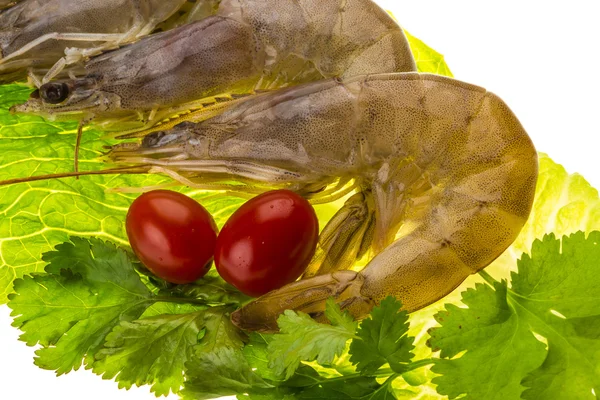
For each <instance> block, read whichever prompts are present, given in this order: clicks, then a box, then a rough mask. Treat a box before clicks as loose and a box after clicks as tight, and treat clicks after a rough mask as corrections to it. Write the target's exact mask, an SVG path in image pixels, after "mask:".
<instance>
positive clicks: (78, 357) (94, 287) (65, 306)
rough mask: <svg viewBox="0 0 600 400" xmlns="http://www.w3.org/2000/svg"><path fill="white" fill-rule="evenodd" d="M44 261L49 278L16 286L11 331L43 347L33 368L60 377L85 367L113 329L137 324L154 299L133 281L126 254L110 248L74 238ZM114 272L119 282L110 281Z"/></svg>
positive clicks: (27, 279) (26, 279) (21, 281)
mask: <svg viewBox="0 0 600 400" xmlns="http://www.w3.org/2000/svg"><path fill="white" fill-rule="evenodd" d="M74 254H77V257H76V258H73V256H74ZM46 257H47V259H48V261H49V262H50V264H49V265H48V267H47V272H48V273H47V274H39V275H34V276H33V277H24V278H23V279H19V280H17V281H16V282H15V291H16V293H14V294H12V295H10V304H9V307H10V308H12V310H13V312H12V315H13V316H15V317H16V318H15V322H14V324H13V325H14V326H15V327H17V328H20V329H21V330H22V331H23V332H24V333H23V335H21V338H20V339H21V340H22V341H24V342H26V343H27V344H28V345H30V346H33V345H35V344H38V343H39V344H41V345H42V346H43V348H42V349H39V350H37V351H36V355H37V358H36V359H35V364H36V365H38V366H39V367H41V368H44V369H51V370H56V372H57V374H58V375H61V374H64V373H66V372H69V371H71V370H72V369H75V370H77V369H78V368H79V367H80V366H81V362H82V360H83V362H84V364H85V365H87V366H90V365H91V363H92V362H93V357H92V355H93V354H94V353H96V352H97V351H98V350H99V349H100V348H101V347H102V344H103V342H104V339H105V338H106V336H107V335H108V334H109V333H110V331H111V330H112V329H113V328H114V326H116V325H117V324H119V323H120V322H121V321H132V320H134V319H137V318H138V317H139V316H140V315H142V313H143V312H144V310H145V309H146V308H147V307H148V306H150V305H151V304H152V303H153V299H152V293H151V292H150V291H149V290H148V289H147V288H146V287H145V286H144V285H142V284H141V282H137V281H136V280H135V276H137V275H136V274H135V271H134V269H133V265H132V264H131V262H130V261H129V259H128V257H127V255H126V254H125V252H124V251H123V250H120V249H118V248H116V247H115V246H114V245H112V244H109V243H106V242H103V241H101V240H99V239H90V240H89V241H88V240H84V239H78V238H73V241H72V243H67V244H63V245H60V246H57V251H55V252H51V253H48V254H47V255H46ZM113 272H114V273H117V274H118V276H119V277H120V278H122V279H123V280H122V281H115V280H113V279H112V277H111V273H113ZM137 280H138V281H139V277H138V278H137Z"/></svg>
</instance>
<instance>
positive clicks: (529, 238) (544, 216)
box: [394, 154, 600, 398]
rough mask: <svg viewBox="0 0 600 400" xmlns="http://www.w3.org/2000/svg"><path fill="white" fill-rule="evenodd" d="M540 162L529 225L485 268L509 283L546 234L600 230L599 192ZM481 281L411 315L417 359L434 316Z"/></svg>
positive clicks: (426, 388) (544, 159) (423, 353)
mask: <svg viewBox="0 0 600 400" xmlns="http://www.w3.org/2000/svg"><path fill="white" fill-rule="evenodd" d="M539 163H540V164H539V177H538V183H537V187H536V194H535V199H534V203H533V208H532V211H531V216H530V218H529V220H528V222H527V223H526V224H525V226H524V227H523V229H522V230H521V233H520V235H519V236H518V238H517V239H516V240H515V242H514V243H513V244H512V245H511V247H510V248H509V249H508V250H507V251H505V252H504V253H503V254H502V255H501V256H500V257H499V258H498V259H497V260H496V261H494V262H493V263H492V264H490V265H489V266H488V267H487V268H486V269H485V270H486V271H487V272H488V273H489V274H490V275H492V276H494V277H495V278H496V279H507V280H508V279H509V278H510V272H511V271H514V270H515V269H516V265H517V259H518V258H520V257H521V255H522V254H523V253H527V252H529V251H530V249H531V247H532V244H533V242H534V241H535V240H536V239H537V238H542V237H544V235H545V234H548V233H552V232H554V233H555V234H556V235H557V237H562V236H563V235H570V234H572V233H575V232H577V231H580V230H581V231H584V232H591V231H593V230H600V198H599V196H598V191H597V190H596V189H594V188H593V187H592V186H591V185H590V184H589V183H588V182H587V181H586V180H585V179H584V178H583V177H582V176H581V175H579V174H569V173H568V172H567V171H566V170H565V168H564V167H563V166H562V165H559V164H557V163H555V162H554V161H552V159H550V157H548V156H547V155H545V154H540V155H539ZM596 279H597V278H596ZM481 281H482V279H481V277H480V276H478V275H473V276H471V277H469V278H468V279H467V280H466V281H465V282H464V283H463V284H462V285H461V286H460V287H459V288H458V289H456V290H455V291H454V292H453V293H451V294H450V295H448V296H446V297H445V298H444V299H443V300H441V301H439V302H437V303H436V304H433V305H431V306H429V307H427V308H424V309H423V310H419V311H417V312H415V313H412V314H411V315H410V321H411V328H410V332H409V333H410V335H412V336H415V337H416V338H417V340H416V342H415V345H416V348H415V350H414V353H415V355H416V358H417V359H424V358H428V357H431V349H430V348H429V347H427V346H426V345H425V342H426V341H427V340H428V338H429V335H428V334H427V332H428V331H429V329H431V328H433V327H434V326H435V325H436V324H435V320H434V318H433V316H434V315H435V314H436V313H437V312H439V311H441V310H443V309H444V306H445V305H446V304H448V303H453V304H459V303H460V301H461V292H463V291H464V290H466V289H467V288H470V287H473V286H474V285H475V283H476V282H481ZM422 374H423V375H424V376H426V377H427V378H428V379H432V378H433V377H434V376H435V375H434V374H433V373H431V372H430V371H429V370H423V372H422ZM394 384H395V386H396V387H397V388H399V390H401V389H404V390H407V391H411V390H413V389H412V387H411V386H410V385H409V384H406V383H405V384H402V382H401V380H397V381H396V382H394ZM434 391H435V389H434V387H433V385H431V384H428V385H423V386H421V393H424V392H427V393H428V394H427V396H429V397H431V396H433V395H432V394H431V392H434ZM596 393H598V390H596ZM409 397H410V398H412V396H409ZM429 397H428V398H429Z"/></svg>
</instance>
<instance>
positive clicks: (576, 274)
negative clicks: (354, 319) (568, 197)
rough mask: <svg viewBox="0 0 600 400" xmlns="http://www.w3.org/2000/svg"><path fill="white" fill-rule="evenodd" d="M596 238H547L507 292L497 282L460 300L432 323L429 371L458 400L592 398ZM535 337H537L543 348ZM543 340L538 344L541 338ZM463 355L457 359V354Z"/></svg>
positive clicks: (599, 375)
mask: <svg viewBox="0 0 600 400" xmlns="http://www.w3.org/2000/svg"><path fill="white" fill-rule="evenodd" d="M599 267H600V232H592V233H590V234H589V236H588V237H587V238H586V237H585V235H584V233H582V232H579V233H576V234H573V235H571V236H568V237H567V236H565V237H564V238H563V239H562V246H561V241H559V240H557V239H556V238H555V237H554V235H547V236H545V237H544V239H543V240H541V241H540V240H537V241H535V242H534V244H533V248H532V251H531V255H530V256H529V255H527V254H525V255H523V257H522V258H521V260H519V262H518V273H513V275H512V288H511V289H508V288H507V284H506V283H505V282H501V283H500V282H495V283H494V288H493V289H492V288H491V287H489V286H484V285H478V286H477V287H476V288H475V289H471V290H469V291H467V292H465V293H463V302H464V303H465V304H466V305H467V306H468V307H469V308H467V309H464V308H459V307H456V306H452V305H447V306H446V311H445V312H440V313H438V315H437V316H436V318H437V320H438V321H439V322H440V324H441V325H442V326H441V327H440V328H436V329H433V330H432V332H431V341H430V343H431V346H432V347H433V348H434V349H436V350H437V349H440V350H441V351H442V352H441V356H442V357H444V358H446V360H444V361H443V362H441V363H436V365H434V367H433V371H434V372H436V373H439V374H441V375H442V376H441V377H438V378H435V379H434V383H436V384H437V385H438V390H439V392H440V393H441V394H446V395H448V396H449V397H450V398H456V397H458V396H460V395H462V394H467V396H468V398H486V399H488V398H489V399H506V398H518V397H519V396H521V397H522V398H524V399H532V400H533V399H536V400H546V399H548V400H550V399H551V400H561V399H565V400H566V399H574V398H576V399H588V398H589V399H593V398H595V395H594V394H593V391H595V392H596V393H597V392H598V390H600V365H599V364H598V363H597V360H598V359H599V358H600V345H599V343H600V329H598V328H600V312H599V311H598V310H599V309H600V286H599V285H598V284H597V273H598V268H599ZM537 338H543V340H544V341H545V342H547V346H546V345H545V344H544V343H542V342H540V341H539V340H538V339H537ZM540 340H542V339H540ZM463 352H464V354H463V355H462V356H461V357H458V355H459V354H460V353H463Z"/></svg>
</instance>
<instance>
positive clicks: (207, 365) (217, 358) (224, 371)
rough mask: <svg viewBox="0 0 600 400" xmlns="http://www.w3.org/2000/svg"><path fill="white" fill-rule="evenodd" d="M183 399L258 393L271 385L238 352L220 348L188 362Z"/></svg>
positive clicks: (271, 386) (270, 387)
mask: <svg viewBox="0 0 600 400" xmlns="http://www.w3.org/2000/svg"><path fill="white" fill-rule="evenodd" d="M186 367H187V369H188V373H187V379H186V382H185V384H184V389H183V390H182V391H181V395H182V397H183V399H194V400H201V399H213V398H217V397H221V396H231V395H237V394H242V393H250V394H252V393H255V394H260V393H262V392H263V391H264V390H265V389H274V388H275V386H273V385H271V384H269V383H267V382H265V381H264V380H263V379H262V378H261V377H260V376H258V374H256V373H255V372H253V371H252V369H251V368H250V366H249V365H248V362H247V361H246V359H245V358H244V355H243V353H242V352H241V351H238V350H235V349H232V348H228V347H220V348H218V349H216V350H215V351H213V352H204V353H201V354H199V355H198V357H196V358H194V359H193V360H192V361H189V362H188V363H187V365H186Z"/></svg>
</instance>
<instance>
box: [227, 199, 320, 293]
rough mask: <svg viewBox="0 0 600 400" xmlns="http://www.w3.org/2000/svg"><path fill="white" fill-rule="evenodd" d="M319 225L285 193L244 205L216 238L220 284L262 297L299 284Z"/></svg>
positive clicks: (307, 206)
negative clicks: (229, 285) (221, 279)
mask: <svg viewBox="0 0 600 400" xmlns="http://www.w3.org/2000/svg"><path fill="white" fill-rule="evenodd" d="M318 237H319V221H318V220H317V215H316V214H315V210H314V209H313V208H312V206H311V205H310V204H309V203H308V201H306V200H305V199H303V198H302V197H300V196H298V195H297V194H295V193H294V192H290V191H289V190H278V191H273V192H268V193H265V194H262V195H260V196H257V197H255V198H254V199H252V200H250V201H248V202H247V203H245V204H244V205H243V206H241V207H240V208H239V209H238V210H237V211H236V212H235V213H234V214H233V215H232V216H231V218H230V219H229V221H227V223H226V224H225V226H224V227H223V229H222V230H221V233H220V234H219V237H218V239H217V247H216V250H215V265H216V267H217V271H219V274H220V275H221V277H222V278H223V279H225V280H226V281H227V282H229V283H230V284H232V285H233V286H235V287H236V288H238V289H239V290H240V291H241V292H243V293H245V294H247V295H249V296H255V297H257V296H261V295H263V294H265V293H267V292H270V291H271V290H274V289H278V288H280V287H282V286H284V285H285V284H288V283H291V282H293V281H295V280H296V279H298V277H299V276H300V275H302V272H304V270H305V269H306V267H307V266H308V264H309V263H310V260H311V259H312V257H313V255H314V254H315V249H316V247H317V240H318Z"/></svg>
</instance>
